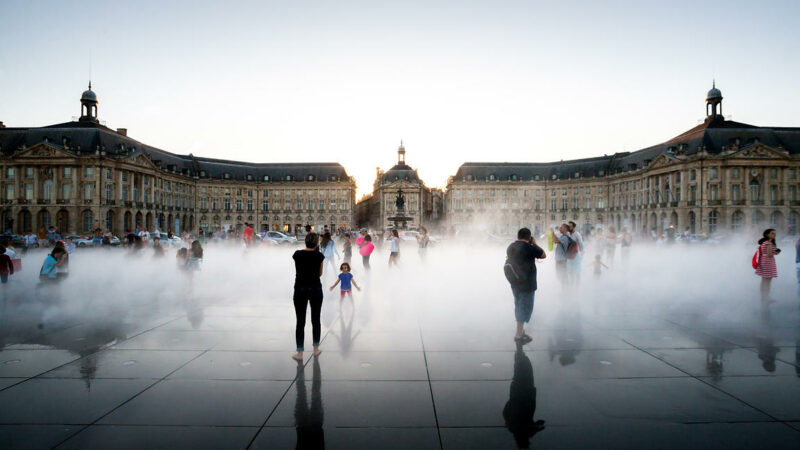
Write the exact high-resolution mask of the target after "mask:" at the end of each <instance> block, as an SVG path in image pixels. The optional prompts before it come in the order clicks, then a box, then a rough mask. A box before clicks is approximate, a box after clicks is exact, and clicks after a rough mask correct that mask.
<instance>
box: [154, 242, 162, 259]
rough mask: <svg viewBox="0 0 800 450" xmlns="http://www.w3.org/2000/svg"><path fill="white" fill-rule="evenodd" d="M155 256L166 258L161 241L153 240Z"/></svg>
mask: <svg viewBox="0 0 800 450" xmlns="http://www.w3.org/2000/svg"><path fill="white" fill-rule="evenodd" d="M153 256H154V257H156V258H162V257H163V256H164V247H162V246H161V239H159V238H153Z"/></svg>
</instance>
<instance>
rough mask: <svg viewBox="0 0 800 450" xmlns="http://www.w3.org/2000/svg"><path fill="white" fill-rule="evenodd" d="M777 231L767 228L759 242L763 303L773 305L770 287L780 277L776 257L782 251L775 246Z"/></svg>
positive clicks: (759, 270)
mask: <svg viewBox="0 0 800 450" xmlns="http://www.w3.org/2000/svg"><path fill="white" fill-rule="evenodd" d="M775 235H776V233H775V229H774V228H767V229H766V230H764V233H763V236H762V237H761V239H759V240H758V268H757V269H756V275H758V276H760V277H761V301H762V302H764V303H767V304H768V303H773V302H774V301H775V300H772V299H770V298H769V291H770V285H771V283H772V279H773V278H777V277H778V268H777V266H776V265H775V255H777V254H778V253H780V252H781V249H779V248H778V247H777V245H776V244H775Z"/></svg>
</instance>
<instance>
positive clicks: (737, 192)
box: [731, 184, 742, 202]
mask: <svg viewBox="0 0 800 450" xmlns="http://www.w3.org/2000/svg"><path fill="white" fill-rule="evenodd" d="M741 199H742V188H741V187H740V186H739V185H738V184H734V185H733V186H731V200H733V201H734V202H738V201H740V200H741Z"/></svg>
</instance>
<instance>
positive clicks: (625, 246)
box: [619, 227, 633, 262]
mask: <svg viewBox="0 0 800 450" xmlns="http://www.w3.org/2000/svg"><path fill="white" fill-rule="evenodd" d="M631 244H633V236H631V234H630V233H629V232H628V228H627V227H624V228H622V240H621V242H620V244H619V250H620V257H621V258H622V262H627V261H628V256H629V255H630V253H631Z"/></svg>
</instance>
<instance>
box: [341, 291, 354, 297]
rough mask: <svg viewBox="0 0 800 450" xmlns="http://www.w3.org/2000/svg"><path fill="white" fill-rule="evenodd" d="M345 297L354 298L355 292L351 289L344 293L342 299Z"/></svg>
mask: <svg viewBox="0 0 800 450" xmlns="http://www.w3.org/2000/svg"><path fill="white" fill-rule="evenodd" d="M345 295H349V296H350V297H352V296H353V291H352V290H351V289H348V290H346V291H342V298H344V296H345Z"/></svg>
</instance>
